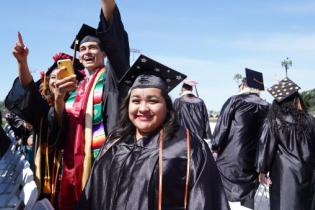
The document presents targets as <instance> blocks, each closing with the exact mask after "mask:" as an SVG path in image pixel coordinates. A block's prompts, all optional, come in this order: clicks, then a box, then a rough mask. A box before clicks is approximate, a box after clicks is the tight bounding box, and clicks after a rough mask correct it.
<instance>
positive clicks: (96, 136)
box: [55, 0, 129, 209]
mask: <svg viewBox="0 0 315 210" xmlns="http://www.w3.org/2000/svg"><path fill="white" fill-rule="evenodd" d="M72 48H73V49H74V50H78V51H79V53H80V56H79V58H80V61H81V63H82V64H83V65H84V66H85V68H86V70H87V71H88V74H89V75H87V77H88V78H87V79H85V80H83V81H82V82H80V83H79V84H78V87H77V88H76V82H75V77H74V76H68V77H66V78H63V79H58V80H57V82H56V87H57V88H56V92H55V99H56V100H55V114H56V115H55V120H56V122H58V125H59V126H60V128H61V129H60V133H61V135H60V140H61V141H62V142H64V144H65V151H64V160H63V174H62V180H61V189H60V196H59V209H73V208H74V206H75V204H76V202H77V201H78V199H79V196H80V194H81V192H82V190H83V188H84V186H85V184H86V181H87V178H88V176H89V174H90V171H91V166H92V163H93V161H94V160H95V158H96V157H97V155H98V153H99V150H100V148H101V146H102V145H103V143H104V142H105V140H106V137H107V135H108V134H109V133H110V132H111V130H112V128H113V127H114V126H115V124H116V119H117V113H118V104H119V101H120V99H121V97H122V96H123V94H124V93H125V92H124V90H123V87H122V86H118V81H119V80H120V79H121V77H122V76H123V75H124V73H125V71H127V70H128V68H129V44H128V36H127V33H126V31H125V30H124V27H123V24H122V21H121V18H120V14H119V11H118V8H117V6H116V4H115V1H114V0H102V11H101V15H100V23H99V26H98V29H97V30H96V29H94V28H92V27H90V26H88V25H85V24H83V26H82V28H81V29H80V31H79V33H78V34H77V36H76V39H75V41H74V42H73V44H72ZM105 57H107V58H108V60H109V64H110V65H109V66H106V67H105V63H104V62H105V61H104V59H105ZM69 91H70V96H69V97H68V98H66V94H67V93H68V92H69Z"/></svg>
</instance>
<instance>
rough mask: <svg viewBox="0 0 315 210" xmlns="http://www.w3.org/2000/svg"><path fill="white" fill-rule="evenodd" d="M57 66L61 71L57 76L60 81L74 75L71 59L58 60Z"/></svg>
mask: <svg viewBox="0 0 315 210" xmlns="http://www.w3.org/2000/svg"><path fill="white" fill-rule="evenodd" d="M57 65H58V68H59V69H60V71H59V72H58V75H57V78H58V79H63V78H65V77H68V76H71V75H73V74H74V70H73V66H72V62H71V60H70V59H63V60H58V61H57Z"/></svg>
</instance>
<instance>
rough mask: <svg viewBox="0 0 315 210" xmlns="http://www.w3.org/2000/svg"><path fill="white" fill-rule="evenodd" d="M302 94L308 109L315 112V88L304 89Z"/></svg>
mask: <svg viewBox="0 0 315 210" xmlns="http://www.w3.org/2000/svg"><path fill="white" fill-rule="evenodd" d="M301 95H302V98H303V100H304V103H305V106H306V107H307V109H308V111H309V112H311V113H312V114H315V89H313V90H308V91H304V92H302V93H301Z"/></svg>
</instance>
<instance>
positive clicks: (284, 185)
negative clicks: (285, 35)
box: [257, 77, 315, 210]
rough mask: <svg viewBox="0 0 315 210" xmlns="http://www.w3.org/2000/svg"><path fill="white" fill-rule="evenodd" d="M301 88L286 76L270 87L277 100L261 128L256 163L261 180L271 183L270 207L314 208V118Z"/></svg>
mask: <svg viewBox="0 0 315 210" xmlns="http://www.w3.org/2000/svg"><path fill="white" fill-rule="evenodd" d="M299 89H300V87H299V86H297V85H296V84H295V83H294V82H293V81H291V80H290V79H289V78H287V77H286V78H284V79H283V80H281V81H280V82H279V83H277V84H275V85H274V86H272V87H271V88H269V89H268V91H269V92H270V93H271V94H272V96H274V97H275V100H274V101H273V103H272V105H271V107H270V111H269V113H268V117H267V119H266V120H265V122H264V125H263V129H262V132H261V137H260V141H259V153H258V163H257V166H258V171H259V172H260V174H259V181H260V183H262V184H265V185H271V186H270V190H269V192H270V209H271V210H288V209H289V210H294V209H299V210H309V209H310V210H311V209H314V208H315V205H314V204H315V203H314V195H315V119H314V117H313V116H312V115H311V114H309V113H308V112H307V110H306V108H305V105H304V101H303V99H302V97H301V95H300V94H299V93H298V90H299ZM268 172H269V175H270V177H268V176H267V174H268Z"/></svg>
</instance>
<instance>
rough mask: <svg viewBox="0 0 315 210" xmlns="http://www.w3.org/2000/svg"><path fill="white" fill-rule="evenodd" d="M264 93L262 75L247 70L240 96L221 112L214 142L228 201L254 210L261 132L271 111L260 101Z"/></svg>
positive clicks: (230, 99) (226, 103) (228, 103)
mask: <svg viewBox="0 0 315 210" xmlns="http://www.w3.org/2000/svg"><path fill="white" fill-rule="evenodd" d="M261 90H264V84H263V75H262V73H260V72H256V71H253V70H250V69H246V79H245V80H243V82H242V84H241V85H240V91H241V92H240V94H238V95H234V96H232V97H230V98H229V99H228V100H227V101H226V102H225V104H224V105H223V107H222V109H221V112H220V115H219V118H218V121H217V124H216V127H215V130H214V133H213V141H212V150H213V151H214V152H216V153H217V159H216V162H217V166H218V169H219V171H220V174H221V178H222V182H223V186H224V189H225V193H226V195H227V198H228V200H229V201H231V202H234V201H241V204H242V205H244V206H246V207H249V208H252V209H253V208H254V195H255V191H256V188H257V187H258V179H257V178H258V174H257V172H256V167H255V164H256V161H255V160H256V158H255V157H256V150H257V149H256V148H257V144H258V138H259V136H258V131H259V129H260V127H261V126H262V123H263V120H264V119H265V117H266V115H267V113H268V107H269V105H268V103H267V102H266V101H264V100H262V99H261V98H260V97H259V91H261Z"/></svg>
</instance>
